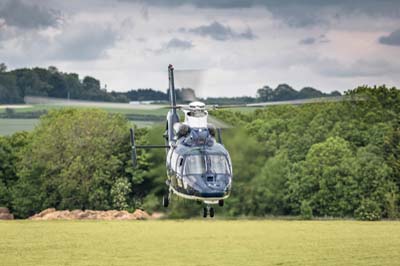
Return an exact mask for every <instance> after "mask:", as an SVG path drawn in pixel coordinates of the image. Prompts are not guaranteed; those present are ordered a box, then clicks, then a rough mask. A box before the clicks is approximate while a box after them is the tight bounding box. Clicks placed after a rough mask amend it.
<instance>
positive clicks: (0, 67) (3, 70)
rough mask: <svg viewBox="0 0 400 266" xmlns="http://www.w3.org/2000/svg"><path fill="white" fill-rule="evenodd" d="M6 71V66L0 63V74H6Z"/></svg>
mask: <svg viewBox="0 0 400 266" xmlns="http://www.w3.org/2000/svg"><path fill="white" fill-rule="evenodd" d="M6 71H7V66H6V64H4V63H0V73H1V72H6Z"/></svg>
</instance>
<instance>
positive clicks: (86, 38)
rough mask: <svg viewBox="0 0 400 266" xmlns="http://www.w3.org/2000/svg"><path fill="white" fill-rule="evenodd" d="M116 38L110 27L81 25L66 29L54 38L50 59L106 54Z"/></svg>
mask: <svg viewBox="0 0 400 266" xmlns="http://www.w3.org/2000/svg"><path fill="white" fill-rule="evenodd" d="M117 40H118V33H117V32H116V31H114V30H113V29H111V27H108V26H106V27H102V26H97V25H81V27H80V28H75V29H68V30H66V32H64V33H62V34H61V35H59V36H57V37H56V38H55V43H54V44H53V46H54V47H55V48H54V50H53V51H52V52H51V54H50V57H51V58H52V59H63V60H73V61H75V60H78V61H85V60H94V59H98V58H101V57H104V56H106V52H107V50H108V49H110V48H112V47H113V46H114V45H115V43H116V41H117Z"/></svg>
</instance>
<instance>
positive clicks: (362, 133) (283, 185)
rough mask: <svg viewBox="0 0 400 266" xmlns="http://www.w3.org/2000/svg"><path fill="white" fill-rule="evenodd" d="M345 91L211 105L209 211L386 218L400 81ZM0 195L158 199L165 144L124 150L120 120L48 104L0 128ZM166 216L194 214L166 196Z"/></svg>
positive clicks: (107, 204)
mask: <svg viewBox="0 0 400 266" xmlns="http://www.w3.org/2000/svg"><path fill="white" fill-rule="evenodd" d="M346 95H347V97H348V98H347V100H345V101H342V102H335V103H318V104H308V105H301V106H289V105H286V106H273V107H268V108H264V109H257V110H256V111H254V112H250V113H247V112H246V113H243V112H234V111H226V110H224V111H221V110H217V111H213V114H214V115H216V116H217V117H219V118H220V119H222V120H224V121H226V122H228V123H231V124H233V125H235V126H236V127H235V128H234V129H230V130H226V131H225V132H224V138H223V139H224V140H225V143H224V144H225V145H226V147H227V148H228V150H229V152H230V154H231V157H232V161H233V171H234V179H233V190H232V195H231V197H230V198H229V199H228V200H227V201H226V204H225V206H224V207H223V208H221V209H218V210H217V212H218V215H224V216H228V217H238V216H261V217H262V216H267V215H276V216H285V215H290V216H301V217H303V218H311V217H348V218H353V217H354V218H357V219H362V220H378V219H381V218H392V219H393V218H397V217H398V208H399V189H400V117H399V113H400V92H399V90H397V89H396V88H387V87H385V86H380V87H365V86H364V87H358V88H356V89H354V90H351V91H349V92H347V93H346ZM163 130H164V129H163V127H162V126H159V127H152V128H144V129H137V137H138V140H137V143H138V144H149V143H152V144H159V143H162V137H161V135H162V133H163ZM0 162H1V163H0V205H2V206H6V207H8V208H10V209H11V210H12V211H13V212H14V214H15V215H16V216H17V217H20V218H24V217H28V216H29V215H32V214H34V213H36V212H39V211H41V210H43V209H45V208H48V207H55V208H57V209H97V210H104V209H106V210H107V209H127V210H133V209H134V208H139V207H140V208H144V209H145V210H147V211H150V212H151V211H157V210H163V208H162V207H161V204H160V198H161V196H162V195H163V194H164V193H165V192H166V191H165V189H166V186H165V177H166V173H165V151H164V150H157V151H151V152H147V151H140V152H139V157H138V166H139V167H138V168H137V169H134V168H132V165H131V162H130V144H129V124H128V122H127V120H126V119H125V118H124V117H123V116H121V115H119V114H111V113H107V112H105V111H102V110H97V109H61V110H52V111H50V112H49V113H48V114H47V115H45V116H43V117H42V118H41V120H40V123H39V125H38V126H37V127H36V128H35V130H34V131H32V132H30V133H27V132H19V133H16V134H14V135H12V136H8V137H0ZM171 206H172V207H171V209H169V210H168V212H169V214H170V217H188V216H189V217H190V216H197V215H198V213H199V210H200V208H199V206H198V205H197V204H196V203H194V202H191V201H186V200H182V199H180V198H174V199H173V201H172V204H171Z"/></svg>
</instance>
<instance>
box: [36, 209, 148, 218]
mask: <svg viewBox="0 0 400 266" xmlns="http://www.w3.org/2000/svg"><path fill="white" fill-rule="evenodd" d="M151 218H152V217H151V216H150V215H149V214H148V213H147V212H145V211H142V210H136V211H135V212H133V213H130V212H127V211H117V210H111V211H92V210H85V211H82V210H73V211H68V210H66V211H57V210H56V209H54V208H49V209H46V210H44V211H42V212H40V213H38V214H35V215H33V216H32V217H30V218H29V219H30V220H147V219H151Z"/></svg>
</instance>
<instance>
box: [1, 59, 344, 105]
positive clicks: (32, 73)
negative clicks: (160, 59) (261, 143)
mask: <svg viewBox="0 0 400 266" xmlns="http://www.w3.org/2000/svg"><path fill="white" fill-rule="evenodd" d="M188 93H189V94H190V95H191V97H190V99H194V98H195V92H194V91H193V90H191V89H189V88H182V89H178V90H177V100H178V102H181V103H182V102H187V101H188V100H187V94H188ZM338 95H340V93H339V92H337V91H335V92H332V93H329V94H327V93H323V92H321V91H319V90H316V89H314V88H310V87H306V88H303V89H301V90H300V91H296V90H294V89H293V88H292V87H290V86H289V85H287V84H280V85H278V86H277V87H276V88H275V89H272V88H270V87H269V86H264V87H263V88H260V89H258V91H257V95H256V97H250V96H242V97H209V98H206V99H201V100H203V101H204V102H206V103H207V104H244V103H254V102H264V101H284V100H295V99H307V98H315V97H326V96H338ZM25 96H42V97H55V98H65V99H66V98H68V97H69V98H70V99H78V100H91V101H107V102H122V103H126V102H129V101H155V102H167V101H168V100H169V94H168V90H165V91H159V90H154V89H151V88H145V89H137V90H129V91H127V92H116V91H111V92H110V91H107V89H106V88H105V87H102V86H101V83H100V81H99V80H97V79H95V78H93V77H90V76H86V77H83V79H81V78H80V77H79V75H78V74H75V73H64V72H61V71H59V70H58V69H57V68H56V67H54V66H50V67H49V68H47V69H45V68H38V67H35V68H32V69H28V68H22V69H15V70H12V71H7V67H6V65H5V64H4V63H2V64H0V104H13V103H23V102H24V97H25Z"/></svg>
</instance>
